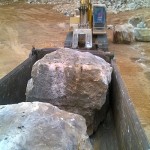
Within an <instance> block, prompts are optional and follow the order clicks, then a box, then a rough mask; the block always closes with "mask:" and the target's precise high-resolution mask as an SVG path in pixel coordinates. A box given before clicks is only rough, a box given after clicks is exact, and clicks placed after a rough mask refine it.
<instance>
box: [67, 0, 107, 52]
mask: <svg viewBox="0 0 150 150" xmlns="http://www.w3.org/2000/svg"><path fill="white" fill-rule="evenodd" d="M78 12H79V13H78V14H76V15H74V16H72V17H70V31H69V32H68V34H67V37H66V40H65V44H64V46H65V47H68V48H73V49H77V48H86V49H101V50H103V51H107V50H108V39H107V32H106V28H107V25H106V6H105V5H104V4H100V3H98V2H96V3H91V1H90V0H80V7H79V11H78Z"/></svg>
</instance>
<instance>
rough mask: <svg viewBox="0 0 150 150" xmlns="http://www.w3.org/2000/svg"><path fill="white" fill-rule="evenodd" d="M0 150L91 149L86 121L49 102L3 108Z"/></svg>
mask: <svg viewBox="0 0 150 150" xmlns="http://www.w3.org/2000/svg"><path fill="white" fill-rule="evenodd" d="M0 120H1V121H0V129H1V130H0V149H1V150H11V149H14V150H23V149H26V150H52V149H53V150H85V149H86V150H92V146H91V143H90V141H89V138H88V136H87V133H86V124H85V119H84V118H83V117H82V116H80V115H77V114H72V113H68V112H66V111H62V110H60V109H58V108H57V107H55V106H52V105H51V104H48V103H41V102H33V103H30V102H24V103H19V104H13V105H3V106H0Z"/></svg>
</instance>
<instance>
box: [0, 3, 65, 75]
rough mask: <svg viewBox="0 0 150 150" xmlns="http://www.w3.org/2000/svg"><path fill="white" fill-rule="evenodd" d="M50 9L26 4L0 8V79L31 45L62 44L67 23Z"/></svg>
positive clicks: (22, 58)
mask: <svg viewBox="0 0 150 150" xmlns="http://www.w3.org/2000/svg"><path fill="white" fill-rule="evenodd" d="M51 8H52V6H50V5H47V6H46V5H28V4H19V5H17V4H16V5H15V4H13V5H7V6H0V78H1V77H3V76H4V75H6V74H7V73H8V72H10V71H11V70H12V69H13V68H15V67H16V66H17V65H18V64H20V63H21V62H22V61H23V60H25V59H26V58H27V57H28V54H29V53H30V50H31V49H32V46H35V47H36V48H45V47H62V46H63V45H64V39H65V36H66V31H67V30H68V24H67V23H68V20H67V19H66V17H65V16H63V15H60V14H58V13H57V12H54V11H53V10H52V9H51ZM58 30H59V32H58Z"/></svg>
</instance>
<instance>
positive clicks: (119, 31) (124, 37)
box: [113, 24, 135, 44]
mask: <svg viewBox="0 0 150 150" xmlns="http://www.w3.org/2000/svg"><path fill="white" fill-rule="evenodd" d="M134 39H135V37H134V27H133V26H132V25H131V24H124V25H116V26H115V29H114V32H113V42H114V43H118V44H131V43H132V42H134Z"/></svg>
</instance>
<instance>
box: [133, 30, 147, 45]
mask: <svg viewBox="0 0 150 150" xmlns="http://www.w3.org/2000/svg"><path fill="white" fill-rule="evenodd" d="M134 34H135V39H136V40H137V41H140V42H150V28H135V29H134Z"/></svg>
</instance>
